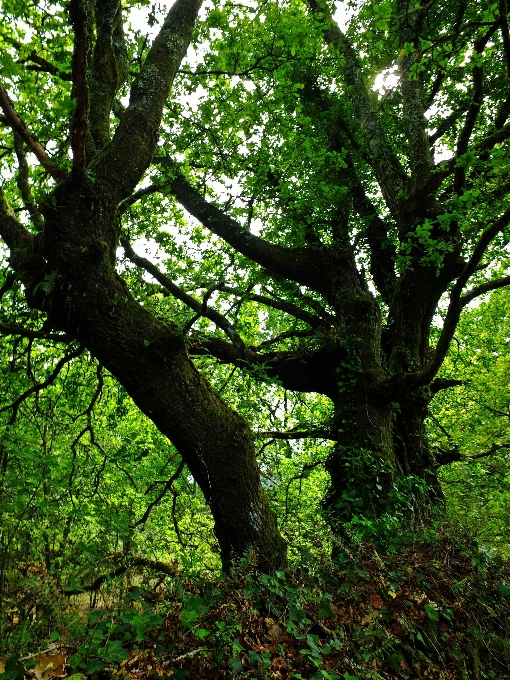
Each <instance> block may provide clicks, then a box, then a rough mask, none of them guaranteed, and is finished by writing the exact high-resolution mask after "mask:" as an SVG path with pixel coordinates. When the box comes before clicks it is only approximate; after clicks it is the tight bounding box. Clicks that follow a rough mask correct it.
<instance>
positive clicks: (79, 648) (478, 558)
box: [0, 535, 510, 680]
mask: <svg viewBox="0 0 510 680" xmlns="http://www.w3.org/2000/svg"><path fill="white" fill-rule="evenodd" d="M250 566H251V565H250V564H249V563H248V561H247V560H245V561H244V563H242V564H241V565H240V566H239V567H238V569H237V570H236V572H235V573H233V574H231V575H230V576H229V577H224V578H222V579H208V580H206V581H204V580H198V579H196V578H190V577H189V576H186V574H184V573H180V572H176V573H175V575H174V576H165V577H164V578H163V577H162V576H161V575H160V574H158V573H156V572H155V571H153V570H147V569H145V571H144V573H143V574H142V573H141V572H140V571H139V573H138V576H136V575H135V570H134V569H130V570H128V571H127V572H125V573H124V574H123V576H122V577H119V578H114V579H107V580H105V581H104V582H103V584H102V586H101V590H100V592H95V593H94V594H91V598H90V600H89V599H88V595H85V594H83V595H79V596H71V597H69V596H67V595H66V593H65V592H62V591H61V592H57V587H56V585H55V579H54V577H53V576H51V575H48V574H46V573H45V572H44V570H43V569H39V570H38V571H36V570H34V569H33V570H32V573H31V574H28V575H27V578H26V579H25V586H24V587H25V589H26V596H27V598H28V599H29V600H31V607H32V609H31V613H30V615H28V616H27V612H25V615H24V617H23V619H22V618H20V616H19V614H20V613H21V612H20V605H19V602H22V599H19V598H18V605H16V607H13V608H12V611H11V613H10V614H11V622H12V625H11V628H10V632H9V639H8V644H7V646H6V645H5V644H4V654H3V656H2V657H0V664H1V665H0V677H1V678H2V680H10V679H11V678H22V677H32V678H34V677H35V678H37V680H49V679H50V678H52V677H65V676H67V677H72V678H74V680H79V679H80V680H85V679H86V678H87V677H88V678H90V679H91V680H102V679H103V678H104V679H106V678H139V679H140V680H145V679H147V680H148V679H152V678H154V679H155V678H176V679H178V680H181V679H183V678H188V679H192V678H230V677H232V678H275V679H283V678H296V679H298V680H299V679H304V680H308V679H313V680H319V679H322V678H324V679H325V680H335V679H337V678H341V679H343V680H355V679H356V678H358V679H359V680H362V679H365V678H367V679H368V678H373V679H377V678H388V679H389V678H437V679H441V680H457V679H459V680H460V679H462V680H464V679H466V680H467V679H471V678H480V679H481V678H491V679H494V680H495V679H496V678H498V679H501V680H504V679H506V678H510V672H509V671H508V668H509V667H510V643H509V639H510V569H509V568H508V565H505V564H502V563H500V562H498V563H496V562H491V561H488V560H487V558H486V556H485V555H484V554H483V553H480V552H478V551H476V550H475V551H474V550H473V546H469V547H467V546H465V545H464V546H462V545H461V544H460V543H459V541H456V540H454V539H452V538H451V537H448V536H447V535H442V537H441V538H438V537H437V535H436V537H435V538H433V539H429V540H422V541H420V542H414V543H410V544H408V545H407V546H406V547H405V548H401V549H400V550H398V551H396V552H395V553H394V554H390V555H383V554H379V553H378V552H377V551H376V550H375V548H374V547H373V546H372V545H371V544H366V543H365V544H361V543H360V544H358V545H357V546H355V547H353V548H352V549H351V548H349V549H345V550H340V551H339V555H338V558H337V559H336V564H334V565H333V564H332V562H331V561H330V560H322V561H319V563H318V564H317V569H316V571H315V573H311V572H310V571H307V570H304V569H293V568H289V569H288V570H287V571H286V572H283V571H279V572H276V573H275V574H273V575H267V574H258V575H257V574H254V573H253V571H252V570H251V569H250ZM11 576H13V575H11ZM52 584H53V595H52V597H53V599H51V597H50V595H49V593H51V592H52ZM18 585H19V584H18ZM16 611H17V612H18V615H16ZM41 623H42V627H41ZM38 626H39V627H38ZM44 631H46V632H45V633H44ZM34 647H35V648H36V649H34ZM38 650H41V652H42V653H41V652H39V653H37V651H38Z"/></svg>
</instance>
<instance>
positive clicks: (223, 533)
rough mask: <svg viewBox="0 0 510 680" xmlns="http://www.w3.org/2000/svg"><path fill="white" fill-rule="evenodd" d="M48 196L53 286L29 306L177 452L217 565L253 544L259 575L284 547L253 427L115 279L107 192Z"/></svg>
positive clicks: (172, 332)
mask: <svg viewBox="0 0 510 680" xmlns="http://www.w3.org/2000/svg"><path fill="white" fill-rule="evenodd" d="M55 197H56V205H57V206H58V207H57V208H55V207H53V206H52V207H47V209H46V210H45V218H46V225H45V230H44V237H43V238H41V239H39V253H40V255H42V256H43V257H44V259H45V260H46V262H47V265H46V271H47V272H49V275H47V280H50V281H51V285H52V289H51V291H48V290H47V288H46V292H45V290H44V289H43V287H42V286H39V287H36V286H34V287H32V289H31V290H29V291H28V297H29V300H30V302H31V304H33V305H34V306H37V307H39V308H40V309H43V310H45V311H46V312H47V313H48V316H49V318H50V320H51V322H52V323H53V324H54V326H55V327H56V328H59V329H61V330H64V331H66V332H68V333H71V334H72V335H73V336H75V337H76V338H77V339H78V340H79V341H80V342H82V343H83V344H84V345H85V346H86V347H87V348H88V349H89V350H90V351H91V352H92V354H93V355H94V356H95V357H97V359H98V360H99V361H100V362H101V363H102V364H103V365H104V366H105V367H106V368H107V369H108V370H109V371H110V372H111V373H112V375H114V376H115V378H117V380H119V382H120V383H121V384H122V385H123V386H124V387H125V388H126V390H127V392H128V393H129V395H130V396H131V397H132V399H133V401H134V402H135V403H136V405H137V406H138V407H139V408H140V410H141V411H142V412H143V413H144V414H146V415H147V416H148V417H149V418H150V419H151V420H152V421H153V422H154V423H155V425H156V426H157V427H158V428H159V430H160V431H161V432H162V433H163V434H165V435H166V436H167V437H168V438H169V439H170V440H171V441H172V442H173V444H174V445H175V446H176V447H177V449H178V450H179V452H180V453H181V455H182V457H183V459H184V461H185V463H186V465H187V466H188V468H189V470H190V472H191V474H192V475H193V477H194V478H195V480H196V481H197V483H198V485H199V486H200V488H201V490H202V492H203V493H204V496H205V499H206V502H207V503H208V505H209V507H210V509H211V512H212V515H213V518H214V522H215V532H216V536H217V539H218V542H219V545H220V550H221V559H222V564H223V567H224V569H226V570H228V569H229V568H230V566H231V564H232V560H233V559H235V558H236V557H241V556H243V554H245V553H246V552H247V551H248V550H250V549H251V548H255V549H256V551H257V553H258V557H257V560H258V566H259V567H260V568H261V569H264V570H267V569H274V568H279V567H281V566H282V564H284V562H285V543H284V541H283V539H282V537H281V536H280V534H279V533H278V529H277V525H276V518H275V515H274V513H273V511H272V510H271V509H270V507H269V503H268V500H267V497H266V495H265V493H264V491H263V489H262V487H261V484H260V475H259V469H258V465H257V460H256V455H255V448H254V443H253V438H252V435H251V431H250V429H249V427H248V425H247V423H246V422H245V420H244V419H243V418H242V417H241V416H240V415H239V414H237V413H235V412H234V411H232V410H231V409H230V408H229V407H228V406H227V405H226V404H225V403H224V402H223V401H222V400H221V399H220V398H219V396H218V395H217V394H215V393H214V391H213V390H212V388H211V387H210V386H209V384H208V383H207V382H206V380H204V379H203V378H202V376H201V375H200V373H199V372H198V371H197V370H196V368H195V366H194V365H193V363H192V361H191V359H190V358H189V356H188V352H187V349H186V341H185V338H184V337H183V335H182V334H181V333H180V331H179V329H178V328H177V327H175V326H168V325H166V324H163V323H161V322H159V321H157V320H156V319H154V317H152V316H151V315H150V314H149V313H148V312H146V311H145V310H144V308H143V307H142V306H141V305H140V304H139V303H138V302H136V301H135V300H134V299H133V297H132V296H131V294H130V293H129V291H128V289H127V286H126V285H125V283H124V282H123V280H122V279H121V277H119V276H118V274H117V273H116V271H115V268H114V262H115V257H114V249H115V246H116V244H117V242H118V228H119V227H118V225H119V221H118V215H117V211H116V206H115V204H114V203H113V202H112V201H111V200H110V196H109V192H108V191H103V190H102V189H101V188H100V187H99V186H98V185H94V184H93V183H91V182H89V181H83V182H81V181H80V182H77V183H73V182H71V181H68V182H66V183H64V184H63V185H61V186H60V187H59V188H58V190H57V191H56V196H55ZM105 238H107V239H108V241H106V240H105ZM52 272H55V275H54V277H53V278H52Z"/></svg>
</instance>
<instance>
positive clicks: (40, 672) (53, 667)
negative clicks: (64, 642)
mask: <svg viewBox="0 0 510 680" xmlns="http://www.w3.org/2000/svg"><path fill="white" fill-rule="evenodd" d="M35 658H36V659H37V661H38V662H39V663H38V664H37V666H35V667H34V673H35V675H36V677H37V680H50V678H63V677H65V674H66V673H65V670H64V666H65V663H66V658H65V656H64V655H63V654H38V655H37V656H36V657H35Z"/></svg>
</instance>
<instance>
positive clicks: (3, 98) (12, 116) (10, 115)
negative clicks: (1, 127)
mask: <svg viewBox="0 0 510 680" xmlns="http://www.w3.org/2000/svg"><path fill="white" fill-rule="evenodd" d="M0 106H1V107H2V110H3V112H4V114H5V117H6V118H7V120H8V121H9V125H10V126H11V128H12V129H13V130H14V132H17V133H18V134H19V135H20V137H21V138H22V139H23V141H24V142H25V144H26V145H27V146H28V148H29V149H30V151H32V153H34V154H35V156H36V158H37V160H38V161H39V163H40V164H41V165H42V166H43V168H45V170H47V171H48V173H49V174H50V175H51V176H52V177H53V178H54V179H61V178H62V177H63V176H64V172H63V171H62V170H61V169H60V168H58V167H57V166H56V165H55V164H54V163H52V162H51V160H50V157H49V156H48V154H47V153H46V151H45V150H44V149H43V147H42V146H41V143H40V142H39V140H38V139H37V138H36V137H35V135H33V134H32V133H31V132H30V130H29V129H28V128H27V126H26V125H25V123H24V122H23V121H22V120H21V118H20V117H19V115H18V113H17V111H16V109H15V108H14V105H13V103H12V102H11V100H10V99H9V95H8V94H7V92H6V90H5V89H4V88H3V86H2V85H1V84H0Z"/></svg>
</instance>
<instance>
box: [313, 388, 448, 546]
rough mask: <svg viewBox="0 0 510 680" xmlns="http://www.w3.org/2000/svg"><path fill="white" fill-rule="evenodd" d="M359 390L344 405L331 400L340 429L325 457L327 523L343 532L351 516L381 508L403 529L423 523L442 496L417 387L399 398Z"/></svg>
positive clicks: (376, 513)
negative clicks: (371, 395) (391, 399)
mask: <svg viewBox="0 0 510 680" xmlns="http://www.w3.org/2000/svg"><path fill="white" fill-rule="evenodd" d="M360 392H361V391H358V394H357V397H358V398H357V399H356V398H353V401H352V404H351V407H350V408H348V409H346V408H345V406H344V405H343V404H340V406H338V405H337V416H336V423H337V426H338V424H339V423H340V426H339V427H340V429H341V430H342V431H341V432H340V433H339V438H338V443H337V444H336V445H335V446H334V448H333V449H332V451H331V453H330V455H329V458H328V461H327V466H326V467H327V470H328V472H329V474H330V476H331V487H330V490H329V492H328V494H327V496H326V498H325V499H324V501H323V507H324V510H325V511H326V515H327V517H328V519H329V522H330V526H331V528H332V530H333V532H334V533H335V534H337V535H339V536H340V537H344V536H345V531H344V525H345V523H348V522H351V521H352V520H353V518H354V517H355V516H364V517H367V518H377V517H380V516H381V515H382V514H384V513H389V514H392V515H395V516H400V518H401V521H402V522H403V523H405V524H406V525H407V526H408V528H409V529H416V528H418V527H420V526H423V525H424V524H425V523H426V522H427V521H428V520H429V519H430V516H431V511H432V510H433V509H434V508H435V507H437V506H441V505H442V501H443V495H442V491H441V487H440V484H439V481H438V478H437V472H436V470H437V468H436V464H435V460H434V457H433V456H432V455H431V452H430V449H429V446H428V442H427V439H426V434H425V418H426V415H427V403H428V399H426V398H425V397H424V396H423V395H422V394H419V393H417V394H411V395H407V396H406V398H405V400H403V401H402V403H391V402H389V403H384V402H383V403H377V402H376V401H375V400H372V401H371V400H369V399H367V398H366V396H363V395H362V394H360ZM355 396H356V395H353V394H351V397H355Z"/></svg>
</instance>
